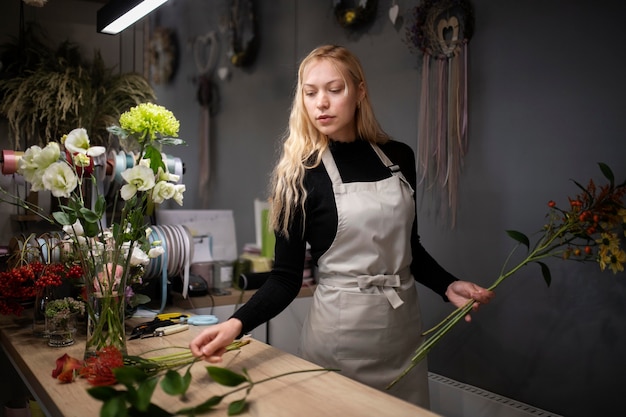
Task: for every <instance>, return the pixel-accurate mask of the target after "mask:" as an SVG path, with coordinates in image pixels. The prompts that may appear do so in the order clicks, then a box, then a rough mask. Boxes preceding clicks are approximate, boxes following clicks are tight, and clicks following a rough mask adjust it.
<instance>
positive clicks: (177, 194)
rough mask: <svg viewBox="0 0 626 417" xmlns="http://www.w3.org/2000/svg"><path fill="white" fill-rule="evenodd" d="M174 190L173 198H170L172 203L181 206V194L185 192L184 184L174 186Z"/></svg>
mask: <svg viewBox="0 0 626 417" xmlns="http://www.w3.org/2000/svg"><path fill="white" fill-rule="evenodd" d="M174 189H175V193H174V197H172V198H173V199H174V201H176V202H177V203H178V205H179V206H182V205H183V193H184V192H185V189H186V187H185V184H176V185H175V186H174Z"/></svg>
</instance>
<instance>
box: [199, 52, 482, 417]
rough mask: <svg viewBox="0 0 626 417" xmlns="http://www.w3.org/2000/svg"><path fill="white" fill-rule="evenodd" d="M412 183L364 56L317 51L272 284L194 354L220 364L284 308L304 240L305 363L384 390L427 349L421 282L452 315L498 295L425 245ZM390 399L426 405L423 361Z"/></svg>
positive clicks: (279, 198)
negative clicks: (314, 270)
mask: <svg viewBox="0 0 626 417" xmlns="http://www.w3.org/2000/svg"><path fill="white" fill-rule="evenodd" d="M415 181H416V173H415V157H414V154H413V151H412V149H411V148H410V147H409V146H408V145H406V144H404V143H401V142H397V141H394V140H392V139H390V138H389V136H388V135H387V134H386V133H385V132H384V131H383V130H382V129H381V127H380V126H379V124H378V122H377V121H376V118H375V116H374V113H373V110H372V106H371V103H370V99H369V96H368V92H367V84H366V81H365V76H364V74H363V69H362V67H361V64H360V63H359V60H358V59H357V57H356V56H354V55H353V54H352V53H350V52H349V51H348V50H347V49H345V48H343V47H340V46H333V45H327V46H321V47H318V48H316V49H315V50H313V51H312V52H311V53H310V54H309V55H308V56H307V57H306V58H305V59H304V60H303V61H302V63H301V65H300V68H299V71H298V85H297V89H296V92H295V97H294V101H293V105H292V109H291V115H290V118H289V131H288V133H287V136H286V138H285V141H284V146H283V154H282V157H281V159H280V161H279V162H278V164H277V165H276V167H275V169H274V173H273V181H272V191H271V192H272V195H271V199H270V201H271V203H272V219H271V224H272V226H273V228H274V231H275V234H276V246H275V262H274V267H273V270H272V272H271V275H270V278H269V279H268V281H267V282H266V283H265V284H264V285H263V286H262V287H261V289H259V290H258V292H257V293H256V294H255V295H254V297H252V299H251V300H250V301H249V302H248V303H246V304H245V305H244V306H243V307H242V308H241V309H239V310H238V311H237V312H236V313H235V314H234V315H233V316H232V317H231V318H230V319H229V320H227V321H226V322H224V323H221V324H219V325H217V326H212V327H209V328H207V329H206V330H205V331H203V332H202V333H201V334H200V335H199V336H198V337H196V338H195V339H194V340H193V341H192V342H191V344H190V347H191V350H192V352H193V353H194V354H195V355H197V356H204V357H205V358H206V360H208V361H210V362H218V361H220V360H221V356H222V354H223V353H224V348H225V347H226V346H227V345H228V344H229V343H231V342H232V341H233V340H234V339H235V338H236V337H238V336H239V335H241V334H242V333H246V332H249V331H251V330H252V329H254V328H255V327H256V326H258V325H260V324H262V323H264V322H265V321H267V320H269V319H271V318H273V317H274V316H276V315H277V314H279V313H280V312H281V311H282V310H283V309H285V308H286V307H287V306H288V305H289V303H291V301H292V300H293V299H294V298H295V297H296V295H297V294H298V292H299V289H300V287H301V285H302V271H303V266H304V256H305V247H306V243H307V242H308V243H309V244H310V246H311V254H312V256H313V260H314V262H315V263H316V265H317V267H318V277H317V278H318V287H317V290H316V292H315V295H314V297H313V302H312V306H311V310H310V312H309V315H308V317H307V320H306V322H305V324H304V327H303V330H302V340H301V354H302V356H303V357H304V358H305V359H308V360H310V361H311V362H314V363H316V364H318V365H320V366H323V367H330V368H339V369H341V373H342V374H343V375H346V376H348V377H350V378H353V379H355V380H358V381H361V382H363V383H365V384H367V385H370V386H372V387H375V388H378V389H383V390H384V389H385V387H386V386H387V384H389V383H390V382H391V381H392V380H393V379H394V378H395V377H396V376H398V375H399V374H400V373H401V372H402V370H404V369H405V367H406V366H407V364H408V363H409V361H410V358H411V356H412V353H413V352H414V351H415V349H416V348H417V347H418V346H419V344H420V343H421V336H420V334H421V332H422V328H421V317H420V309H419V303H418V297H417V290H416V286H415V280H417V281H419V282H420V283H422V284H424V285H426V286H427V287H429V288H431V289H432V290H433V291H435V292H436V293H438V294H440V295H441V296H442V297H443V299H444V300H449V301H450V302H451V303H452V304H454V305H455V306H461V305H464V304H465V303H466V302H467V301H469V299H474V300H476V301H477V302H478V303H477V304H476V306H478V305H480V304H484V303H487V302H489V300H490V299H491V298H492V297H493V293H492V292H490V291H487V290H486V289H484V288H482V287H479V286H478V285H476V284H473V283H471V282H467V281H459V280H457V279H456V278H455V277H453V276H452V275H450V274H449V273H448V272H446V271H445V270H444V269H443V268H442V267H441V266H439V265H438V264H437V262H436V261H435V260H434V259H433V258H432V257H431V256H430V255H429V254H428V253H427V252H426V250H425V249H424V248H423V247H422V245H421V244H420V241H419V237H418V235H417V219H416V210H415V193H414V191H413V190H414V188H415ZM469 319H470V317H469V316H468V317H467V320H469ZM389 393H391V394H393V395H396V396H398V397H400V398H403V399H405V400H407V401H410V402H413V403H415V404H417V405H420V406H423V407H428V381H427V365H426V361H424V362H422V364H420V365H419V367H418V368H416V369H414V370H413V371H411V373H409V374H408V376H406V377H405V378H403V379H402V380H401V381H400V383H398V384H396V385H395V386H394V387H393V388H392V390H391V391H390V392H389Z"/></svg>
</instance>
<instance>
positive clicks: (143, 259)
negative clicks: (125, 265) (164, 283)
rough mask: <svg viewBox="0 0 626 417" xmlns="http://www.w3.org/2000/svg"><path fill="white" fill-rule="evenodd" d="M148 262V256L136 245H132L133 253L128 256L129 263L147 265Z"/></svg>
mask: <svg viewBox="0 0 626 417" xmlns="http://www.w3.org/2000/svg"><path fill="white" fill-rule="evenodd" d="M149 263H150V258H149V257H148V255H147V254H146V253H145V252H144V251H142V250H141V249H139V248H138V247H137V246H135V247H133V254H132V255H131V257H130V265H131V266H138V265H148V264H149Z"/></svg>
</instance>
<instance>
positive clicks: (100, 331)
mask: <svg viewBox="0 0 626 417" xmlns="http://www.w3.org/2000/svg"><path fill="white" fill-rule="evenodd" d="M124 305H125V297H124V292H121V293H120V292H116V293H114V294H110V295H108V294H102V293H98V292H96V291H92V292H91V294H89V291H88V294H87V342H86V344H85V359H87V358H90V357H93V356H96V354H97V352H98V351H100V350H102V349H103V348H105V347H109V346H113V347H115V348H117V349H118V350H119V351H120V352H121V353H122V354H124V355H125V354H126V353H127V352H126V329H125V323H124V318H125V308H124Z"/></svg>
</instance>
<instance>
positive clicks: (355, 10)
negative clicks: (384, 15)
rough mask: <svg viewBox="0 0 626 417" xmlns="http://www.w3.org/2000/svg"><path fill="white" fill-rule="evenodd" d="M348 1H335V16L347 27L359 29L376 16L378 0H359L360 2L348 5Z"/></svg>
mask: <svg viewBox="0 0 626 417" xmlns="http://www.w3.org/2000/svg"><path fill="white" fill-rule="evenodd" d="M348 3H354V2H348V1H342V0H336V1H335V18H336V19H337V22H338V23H339V24H340V25H341V26H342V27H344V28H346V29H358V28H361V27H363V26H365V25H367V24H368V23H371V22H372V21H373V20H374V19H375V18H376V10H377V6H378V1H377V0H358V4H357V5H356V6H354V5H348Z"/></svg>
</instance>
